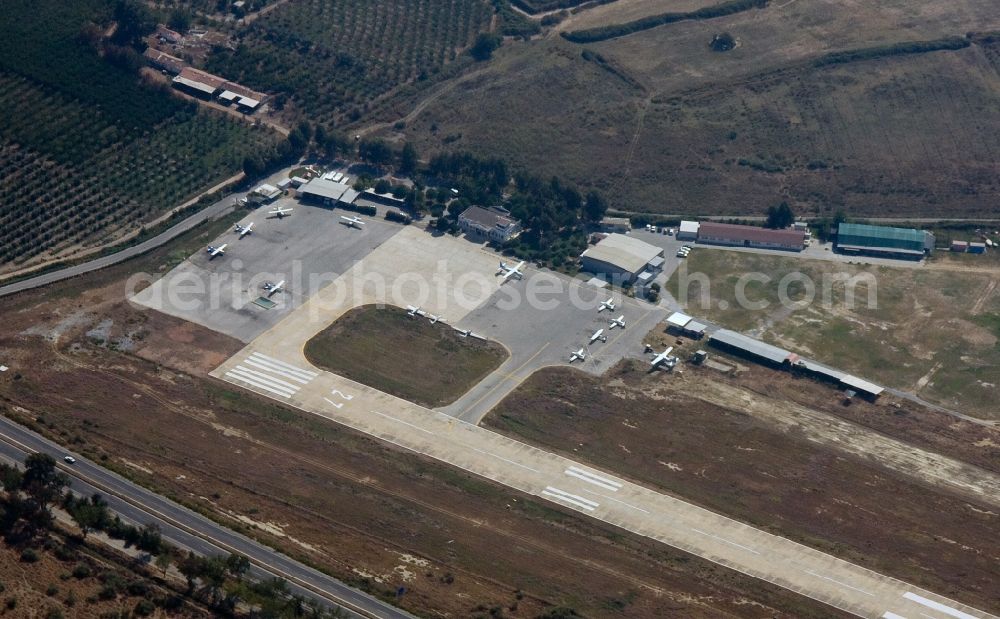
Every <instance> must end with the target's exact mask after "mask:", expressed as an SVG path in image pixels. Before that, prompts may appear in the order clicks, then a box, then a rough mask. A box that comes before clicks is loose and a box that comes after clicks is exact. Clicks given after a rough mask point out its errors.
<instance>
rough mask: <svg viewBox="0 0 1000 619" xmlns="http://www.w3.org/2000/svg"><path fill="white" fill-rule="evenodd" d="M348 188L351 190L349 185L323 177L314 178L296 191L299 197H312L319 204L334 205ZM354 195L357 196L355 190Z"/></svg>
mask: <svg viewBox="0 0 1000 619" xmlns="http://www.w3.org/2000/svg"><path fill="white" fill-rule="evenodd" d="M348 190H351V187H350V185H345V184H344V183H335V182H333V181H330V180H326V179H325V178H314V179H312V180H311V181H309V182H308V183H306V184H305V185H302V186H301V187H299V188H298V189H297V190H296V191H297V192H298V194H299V197H300V198H305V199H313V200H316V201H317V202H320V203H321V204H325V205H327V206H334V205H336V203H337V202H339V201H340V200H341V198H342V197H343V196H344V194H345V193H347V191H348ZM351 191H353V190H351ZM354 197H355V198H356V197H357V192H355V193H354Z"/></svg>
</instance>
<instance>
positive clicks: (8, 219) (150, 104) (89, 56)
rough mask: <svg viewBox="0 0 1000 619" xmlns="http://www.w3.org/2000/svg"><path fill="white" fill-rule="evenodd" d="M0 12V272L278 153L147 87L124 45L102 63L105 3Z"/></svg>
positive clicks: (90, 241)
mask: <svg viewBox="0 0 1000 619" xmlns="http://www.w3.org/2000/svg"><path fill="white" fill-rule="evenodd" d="M4 9H5V10H4V11H3V12H2V13H0V32H3V35H4V36H3V37H0V196H2V197H3V199H2V201H0V272H3V271H10V270H13V269H15V268H17V267H21V266H25V265H27V264H31V263H32V262H34V261H38V260H42V259H45V258H47V257H54V256H63V255H69V254H72V253H73V252H74V250H76V249H79V248H81V247H85V246H92V245H99V244H103V243H106V242H108V241H109V240H112V239H114V238H117V237H118V236H120V235H121V234H123V233H125V232H127V231H129V230H134V229H135V228H136V227H138V226H139V225H141V224H142V223H143V222H147V221H150V220H152V219H155V218H156V217H157V216H159V215H161V214H163V213H164V212H165V211H166V210H168V209H170V208H172V207H174V206H176V205H178V204H180V203H182V202H184V201H185V200H187V199H188V198H190V197H191V196H193V195H196V194H197V193H198V192H199V191H201V190H203V189H206V188H208V187H210V186H212V185H214V184H216V183H218V182H219V181H221V180H224V179H225V178H228V177H230V176H232V175H233V174H235V173H237V172H239V171H240V169H241V166H242V163H243V160H244V159H245V158H246V157H247V156H248V155H250V154H261V155H262V156H264V157H273V156H274V155H275V154H276V153H277V146H278V141H277V139H276V138H275V137H274V136H273V135H272V134H271V133H269V132H267V131H265V130H262V129H258V128H254V127H252V126H250V125H249V124H247V123H244V122H239V121H235V120H233V119H231V118H228V117H225V116H222V115H217V114H212V113H207V112H200V111H198V109H197V106H195V105H194V104H192V103H187V102H184V101H182V100H180V99H178V98H176V97H174V96H172V95H171V93H170V92H168V91H166V90H163V89H162V88H155V87H153V86H150V85H146V84H143V83H141V81H140V78H139V76H138V74H137V72H136V71H135V69H134V67H130V65H129V53H131V52H130V51H129V52H126V51H121V50H123V49H125V48H115V49H116V50H117V51H116V53H117V54H118V55H116V56H115V57H111V56H110V55H109V54H108V53H107V51H106V50H105V54H106V56H107V57H105V58H102V57H101V56H100V55H99V48H98V46H96V45H95V37H99V36H100V32H102V28H110V24H111V23H112V22H111V15H112V13H111V11H112V8H111V3H110V2H109V1H107V0H82V1H80V2H74V3H60V2H56V1H55V0H41V1H40V2H28V1H27V0H13V1H12V2H8V3H5V5H4ZM103 31H105V32H106V31H107V30H103ZM95 33H96V34H95Z"/></svg>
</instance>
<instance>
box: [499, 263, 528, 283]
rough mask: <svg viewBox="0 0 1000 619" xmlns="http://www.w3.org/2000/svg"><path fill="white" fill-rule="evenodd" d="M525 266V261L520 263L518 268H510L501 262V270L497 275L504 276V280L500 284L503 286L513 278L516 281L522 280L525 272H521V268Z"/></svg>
mask: <svg viewBox="0 0 1000 619" xmlns="http://www.w3.org/2000/svg"><path fill="white" fill-rule="evenodd" d="M523 266H524V260H522V261H520V262H518V263H517V265H516V266H510V265H509V264H507V263H506V262H504V261H503V260H501V261H500V268H499V269H497V275H501V274H503V278H502V279H501V280H500V283H501V284H502V283H504V282H505V281H507V280H508V279H510V278H512V277H513V278H515V279H521V278H522V277H524V272H522V271H521V267H523Z"/></svg>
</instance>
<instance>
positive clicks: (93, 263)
mask: <svg viewBox="0 0 1000 619" xmlns="http://www.w3.org/2000/svg"><path fill="white" fill-rule="evenodd" d="M290 169H291V168H286V169H284V170H281V171H280V172H276V173H274V174H272V175H271V176H270V177H269V178H267V179H266V180H263V181H261V182H264V183H267V182H272V181H275V180H277V179H280V178H283V177H284V176H287V174H288V170H290ZM235 197H236V196H235V194H230V195H228V196H226V197H224V198H222V199H221V200H219V201H218V202H216V203H215V204H212V205H211V206H209V207H207V208H203V209H202V210H200V211H198V212H197V213H195V214H193V215H191V216H189V217H187V218H186V219H183V220H181V221H180V222H178V223H176V224H174V225H173V226H171V227H170V228H168V229H166V230H164V231H163V232H161V233H159V234H157V235H156V236H154V237H152V238H150V239H146V240H145V241H143V242H141V243H139V244H138V245H133V246H131V247H127V248H125V249H123V250H121V251H118V252H115V253H113V254H108V255H106V256H101V257H99V258H95V259H93V260H89V261H87V262H84V263H81V264H77V265H74V266H71V267H66V268H65V269H59V270H57V271H50V272H48V273H43V274H41V275H38V276H36V277H30V278H28V279H22V280H21V281H18V282H14V283H13V284H7V285H6V286H0V297H3V296H7V295H10V294H15V293H18V292H24V291H25V290H31V289H33V288H39V287H41V286H47V285H48V284H53V283H55V282H60V281H63V280H66V279H70V278H72V277H77V276H79V275H83V274H85V273H90V272H92V271H97V270H100V269H104V268H107V267H109V266H113V265H116V264H118V263H120V262H124V261H126V260H129V259H130V258H135V257H136V256H141V255H142V254H144V253H146V252H148V251H152V250H154V249H156V248H157V247H160V246H161V245H164V244H165V243H167V242H169V241H171V240H173V239H175V238H177V237H178V236H180V235H182V234H184V233H185V232H187V231H189V230H191V229H192V228H194V227H195V226H198V225H200V224H202V223H204V222H206V221H210V220H212V219H216V218H217V217H220V216H222V215H224V214H225V213H227V212H229V211H230V210H232V208H233V206H234V205H233V202H234V200H235Z"/></svg>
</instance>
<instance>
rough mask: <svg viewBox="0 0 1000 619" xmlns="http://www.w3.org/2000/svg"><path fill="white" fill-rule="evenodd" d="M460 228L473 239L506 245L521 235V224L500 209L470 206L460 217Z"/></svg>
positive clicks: (506, 211) (504, 210) (508, 212)
mask: <svg viewBox="0 0 1000 619" xmlns="http://www.w3.org/2000/svg"><path fill="white" fill-rule="evenodd" d="M458 227H459V228H461V229H462V231H464V232H465V233H466V234H468V235H469V236H473V237H480V238H485V239H489V240H490V241H493V242H494V243H506V242H507V241H509V240H511V239H512V238H514V237H515V236H517V235H518V234H520V233H521V222H520V221H518V220H517V219H514V218H513V217H511V216H510V211H508V210H506V209H502V208H499V207H494V208H483V207H481V206H470V207H469V208H467V209H465V210H464V211H462V214H461V215H459V216H458Z"/></svg>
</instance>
